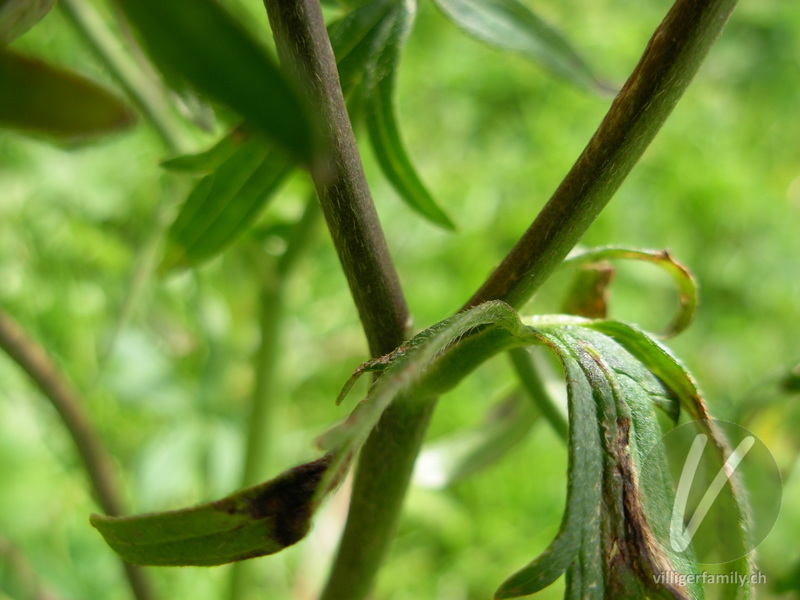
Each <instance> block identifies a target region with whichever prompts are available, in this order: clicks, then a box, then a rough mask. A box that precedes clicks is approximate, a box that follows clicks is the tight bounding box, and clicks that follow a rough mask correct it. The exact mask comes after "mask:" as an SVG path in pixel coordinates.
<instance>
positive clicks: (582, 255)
mask: <svg viewBox="0 0 800 600" xmlns="http://www.w3.org/2000/svg"><path fill="white" fill-rule="evenodd" d="M617 259H626V260H641V261H646V262H651V263H654V264H655V265H657V266H659V267H661V268H662V269H664V270H665V271H666V272H667V273H668V274H669V276H670V277H672V280H673V281H674V282H675V287H676V288H677V289H678V297H679V301H680V307H679V309H678V314H676V315H675V317H674V318H673V319H672V322H671V323H670V324H669V325H667V327H666V328H665V329H664V330H663V331H661V332H660V333H659V337H662V338H668V337H673V336H676V335H678V334H679V333H680V332H681V331H683V330H684V329H686V328H687V327H688V326H689V325H690V324H691V322H692V321H693V320H694V316H695V314H696V313H697V305H698V302H699V300H698V295H697V280H695V278H694V275H692V273H691V271H689V269H687V268H686V267H685V266H684V265H683V264H681V263H680V262H678V261H677V260H675V258H673V256H672V255H671V254H670V253H669V252H667V251H666V250H641V249H638V248H625V247H618V246H603V247H600V248H588V249H585V250H579V251H577V252H573V253H572V254H570V255H569V256H568V257H567V259H566V260H565V261H564V263H563V264H564V265H565V266H568V265H571V266H583V265H592V264H599V263H600V264H601V263H604V262H605V261H609V260H617ZM594 316H597V317H601V316H605V315H594Z"/></svg>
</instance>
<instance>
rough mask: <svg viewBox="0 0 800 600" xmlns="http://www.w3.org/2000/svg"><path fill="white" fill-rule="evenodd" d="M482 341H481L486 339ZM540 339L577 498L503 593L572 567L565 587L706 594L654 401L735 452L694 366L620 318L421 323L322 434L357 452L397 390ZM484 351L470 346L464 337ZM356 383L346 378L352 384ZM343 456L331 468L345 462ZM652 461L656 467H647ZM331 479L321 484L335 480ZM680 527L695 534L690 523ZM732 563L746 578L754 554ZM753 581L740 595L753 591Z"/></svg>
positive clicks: (734, 497) (476, 317)
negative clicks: (558, 392) (681, 517)
mask: <svg viewBox="0 0 800 600" xmlns="http://www.w3.org/2000/svg"><path fill="white" fill-rule="evenodd" d="M476 340H477V341H476ZM529 345H539V346H544V347H546V348H549V349H550V350H551V351H553V352H554V353H555V354H556V355H557V357H558V358H559V360H560V361H561V364H562V366H563V369H564V372H565V376H566V382H567V396H568V408H569V432H568V448H569V478H568V489H567V504H566V507H565V511H564V517H563V520H562V524H561V527H560V529H559V532H558V534H557V535H556V537H555V538H554V539H553V541H552V542H551V544H550V545H549V546H548V548H547V549H546V550H545V551H544V552H543V553H542V554H540V555H539V556H538V557H536V558H535V559H534V560H533V561H531V562H530V563H529V564H528V565H526V566H525V567H523V568H522V569H520V570H519V571H517V572H516V573H515V574H514V575H512V576H511V577H510V578H509V579H508V580H507V581H506V582H504V583H503V584H502V585H501V586H500V588H499V589H498V590H497V594H496V597H497V598H513V597H519V596H525V595H529V594H533V593H535V592H537V591H539V590H541V589H543V588H544V587H546V586H547V585H549V584H550V583H552V582H553V581H555V580H556V579H557V578H559V577H560V576H561V575H563V574H566V582H567V590H566V595H565V597H566V598H581V599H587V598H588V599H597V600H606V599H607V598H610V597H613V598H625V599H631V600H633V599H634V598H635V599H638V598H659V599H671V600H701V599H702V598H703V589H702V585H701V584H700V583H699V581H700V579H699V577H698V576H697V574H698V572H699V565H698V563H697V560H696V558H695V555H694V552H693V549H692V546H691V544H690V543H689V541H688V540H682V541H685V542H686V543H685V544H683V545H681V547H682V548H683V551H682V552H676V551H675V550H674V549H673V546H672V537H671V536H672V530H671V512H672V511H671V510H670V509H671V507H672V506H673V504H674V498H675V492H674V489H673V487H672V486H673V484H672V480H671V478H670V474H669V469H668V467H667V461H666V456H665V455H664V453H663V450H662V449H659V448H661V447H660V446H658V442H659V440H660V438H661V435H662V431H661V428H660V425H659V421H658V419H657V417H656V410H657V409H663V410H664V411H665V412H667V414H669V415H670V416H672V417H673V419H676V418H677V415H678V403H681V404H683V405H684V407H685V408H686V409H687V412H689V414H691V415H692V416H694V417H696V418H700V419H703V420H699V421H697V425H698V427H699V429H700V430H701V431H703V432H704V433H706V434H707V435H708V437H709V438H710V439H712V440H713V444H714V445H715V446H716V448H717V451H718V456H719V458H720V461H721V462H720V464H722V463H723V462H724V460H725V458H726V457H727V454H726V452H728V447H727V445H726V443H725V440H724V437H723V436H722V435H721V433H720V432H719V431H717V430H716V427H715V426H714V425H713V423H712V422H710V421H708V420H707V419H708V412H707V410H706V409H705V405H704V404H703V401H702V397H701V396H700V394H699V392H698V391H697V389H696V386H695V385H694V382H693V381H692V379H691V377H690V376H689V375H688V373H687V372H686V371H685V369H684V368H683V367H682V366H681V365H680V363H678V362H677V361H675V359H674V358H673V357H672V356H671V354H670V353H669V352H668V351H666V350H665V349H664V348H663V347H662V346H661V345H660V344H659V343H658V342H656V341H655V340H653V339H652V338H651V337H649V336H648V335H647V334H646V333H644V332H642V331H640V330H637V329H635V328H633V327H631V326H627V325H624V324H620V323H616V322H614V321H601V320H592V319H586V318H581V317H574V316H567V315H553V316H541V317H534V318H532V319H530V320H526V322H525V323H523V322H522V321H521V320H520V319H519V317H518V316H517V314H516V313H515V312H514V310H513V309H511V307H509V306H508V305H506V304H504V303H502V302H497V301H495V302H487V303H485V304H482V305H480V306H477V307H474V308H472V309H470V310H467V311H464V312H462V313H459V314H457V315H455V316H453V317H451V318H449V319H446V320H445V321H442V322H441V323H438V324H437V325H434V326H433V327H431V328H429V329H427V330H425V331H423V332H422V333H420V334H418V335H417V336H415V337H414V338H412V339H411V340H410V341H409V342H408V343H407V344H405V345H403V346H401V347H400V348H398V349H397V350H395V351H394V352H392V353H390V354H388V355H386V356H385V357H381V358H379V359H375V360H372V361H369V362H368V363H365V365H363V366H362V367H361V368H360V369H359V370H358V371H357V374H360V373H363V372H366V371H380V375H379V376H378V377H377V378H376V381H375V383H374V384H373V385H372V386H371V387H370V389H369V391H368V393H367V396H366V398H364V399H363V400H362V401H361V402H360V403H359V404H358V405H357V407H356V408H355V410H354V411H353V412H352V414H351V415H350V417H349V418H348V419H347V420H346V421H344V422H343V423H342V424H341V425H339V426H337V427H336V428H334V429H333V430H331V431H329V432H328V433H327V434H325V435H324V436H323V437H322V438H321V440H320V441H321V444H322V446H323V447H324V448H326V449H329V450H331V451H332V453H333V454H334V455H335V456H337V457H338V456H341V457H343V458H342V459H341V460H342V461H344V460H345V458H349V457H351V456H352V455H353V454H354V453H355V452H357V451H358V449H359V448H360V447H361V445H362V444H363V442H364V440H365V439H366V436H367V435H368V433H369V431H370V430H372V428H373V427H374V426H375V424H376V423H377V422H378V419H379V418H380V416H381V414H382V412H383V411H384V410H385V409H386V408H387V407H388V406H389V405H390V404H391V403H392V402H394V401H395V400H397V399H398V398H403V397H404V396H405V395H406V394H408V395H414V396H418V395H422V396H425V395H429V394H435V393H439V392H441V391H445V390H447V389H450V388H451V387H452V386H454V385H455V384H456V383H457V381H458V380H459V379H460V378H463V377H464V376H465V375H466V374H467V373H468V372H469V371H470V370H471V369H473V368H475V367H476V366H477V365H478V364H479V363H480V362H481V361H482V360H484V359H486V358H488V357H490V356H491V355H493V354H496V353H498V352H502V351H506V350H510V349H513V348H520V347H524V346H529ZM465 347H467V348H469V350H470V352H471V353H472V354H473V355H474V356H479V357H480V360H475V358H474V356H466V357H465V356H463V352H464V350H463V349H464V348H465ZM350 383H352V381H351V382H348V386H346V389H347V388H348V387H349V384H350ZM339 460H340V459H339V458H334V462H333V464H332V466H331V470H330V473H329V474H328V475H326V478H327V477H331V476H332V474H333V473H337V474H338V473H339V472H340V469H339V467H337V461H339ZM645 469H646V471H647V477H644V476H642V474H643V473H644V472H645ZM329 487H330V486H329V484H328V483H327V482H326V481H324V480H323V482H322V483H321V484H320V488H319V490H320V491H319V492H318V493H321V492H324V491H327V490H328V489H329ZM725 493H726V494H727V498H728V501H729V503H731V505H732V506H735V507H736V508H735V511H734V512H736V513H737V515H738V516H739V517H741V518H738V519H737V523H736V525H735V527H737V528H738V529H737V536H738V537H737V539H738V541H737V544H738V546H739V547H737V549H741V550H743V552H742V555H745V554H746V552H744V550H745V549H746V547H747V518H746V516H747V510H746V506H745V504H744V500H743V497H742V495H741V493H740V491H739V489H738V488H737V484H736V482H735V481H731V485H730V486H728V489H727V491H726V492H725ZM679 535H685V534H680V533H679ZM733 567H734V568H735V569H736V570H737V571H738V572H739V573H740V575H741V577H743V578H747V577H749V576H750V574H751V572H752V565H751V564H750V563H749V560H748V559H747V558H746V556H745V558H742V559H739V560H738V561H737V562H736V563H734V564H733ZM749 589H750V588H749V587H748V586H744V588H742V590H740V591H736V589H735V587H732V588H731V590H733V591H734V592H735V593H736V594H738V595H735V596H731V597H732V598H737V599H745V598H749V597H750V591H748V590H749Z"/></svg>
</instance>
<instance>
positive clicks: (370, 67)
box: [329, 0, 455, 230]
mask: <svg viewBox="0 0 800 600" xmlns="http://www.w3.org/2000/svg"><path fill="white" fill-rule="evenodd" d="M415 12H416V4H415V3H414V0H401V1H398V2H392V1H390V0H374V1H373V2H370V3H368V4H366V5H364V6H361V7H359V8H357V9H355V10H353V11H352V12H350V13H349V14H348V15H347V16H346V17H344V18H343V19H341V20H340V21H337V22H335V23H333V24H332V25H331V26H330V28H329V34H330V37H331V45H332V46H333V50H334V52H335V53H336V60H337V64H338V67H339V78H340V80H341V84H342V90H343V91H344V93H345V95H346V96H348V95H350V96H353V97H354V98H355V96H354V95H355V94H358V96H357V99H358V100H359V105H360V106H361V108H362V110H363V113H364V115H365V117H366V122H367V128H368V133H369V136H370V141H371V142H372V146H373V148H374V150H375V155H376V158H377V159H378V164H379V165H380V167H381V169H382V170H383V172H384V174H385V175H386V178H387V179H388V180H389V182H390V183H391V184H392V186H393V187H394V188H395V190H396V191H397V193H398V194H399V195H400V197H401V198H402V199H403V200H404V201H405V202H406V203H407V204H408V205H409V206H410V207H411V208H413V209H414V210H415V211H417V212H418V213H419V214H421V215H422V216H424V217H426V218H427V219H429V220H430V221H432V222H433V223H436V224H437V225H440V226H442V227H444V228H445V229H450V230H452V229H454V228H455V226H454V225H453V222H452V221H451V220H450V218H449V217H448V216H447V214H446V213H445V212H444V211H443V210H442V209H441V208H440V207H439V206H438V205H437V204H436V201H435V200H434V199H433V196H432V195H431V193H430V192H429V191H428V189H427V188H426V187H425V184H424V183H423V182H422V180H421V178H420V177H419V175H418V174H417V171H416V169H415V168H414V165H413V163H412V162H411V159H410V158H409V155H408V151H407V150H406V148H405V145H404V144H403V140H402V137H401V135H400V131H399V127H398V126H397V115H396V107H395V79H396V76H397V68H398V64H399V61H400V55H401V54H402V50H403V46H404V45H405V43H406V40H407V38H408V33H409V32H410V30H411V26H412V25H413V21H414V15H415Z"/></svg>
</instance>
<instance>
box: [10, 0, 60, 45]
mask: <svg viewBox="0 0 800 600" xmlns="http://www.w3.org/2000/svg"><path fill="white" fill-rule="evenodd" d="M55 3H56V0H0V47H2V46H5V45H6V44H8V43H9V42H11V41H13V40H14V39H16V38H18V37H19V36H21V35H22V34H23V33H25V32H26V31H28V29H30V28H31V27H33V26H34V25H36V23H38V22H39V21H40V20H41V19H42V18H43V17H44V16H45V15H46V14H47V13H48V12H50V9H51V8H53V6H54V5H55Z"/></svg>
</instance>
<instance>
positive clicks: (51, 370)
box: [0, 310, 153, 600]
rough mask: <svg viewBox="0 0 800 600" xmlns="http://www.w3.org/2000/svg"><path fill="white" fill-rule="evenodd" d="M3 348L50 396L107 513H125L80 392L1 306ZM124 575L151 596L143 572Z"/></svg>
mask: <svg viewBox="0 0 800 600" xmlns="http://www.w3.org/2000/svg"><path fill="white" fill-rule="evenodd" d="M0 348H2V349H3V350H4V351H5V352H6V354H8V355H9V356H10V357H11V359H12V360H13V361H14V362H15V363H17V365H19V367H20V368H21V369H22V370H23V371H25V373H26V374H27V375H28V377H30V378H31V380H32V381H33V382H34V383H35V384H36V386H37V387H38V388H39V389H40V390H41V391H42V393H43V394H44V395H45V396H46V397H47V399H48V400H50V402H51V404H52V405H53V407H54V408H55V409H56V412H58V415H59V417H61V422H62V423H64V426H65V427H66V428H67V431H68V432H69V434H70V437H72V441H73V443H74V444H75V448H76V449H77V451H78V455H79V456H80V458H81V461H82V462H83V467H84V469H85V470H86V474H87V475H88V477H89V482H90V483H91V486H92V491H93V492H94V495H95V499H96V500H97V502H98V504H99V505H100V506H101V507H102V509H103V511H104V512H105V513H106V514H108V515H121V514H122V513H123V501H122V493H121V491H120V489H121V488H120V485H119V482H118V481H117V479H116V477H115V474H114V473H115V471H114V465H113V463H112V461H111V456H110V455H109V453H108V450H107V449H106V448H105V446H104V445H103V442H102V440H101V439H100V436H99V435H98V433H97V431H96V430H95V428H94V426H93V425H92V422H91V420H90V419H89V416H88V415H87V414H86V413H85V412H84V410H83V408H82V405H81V402H80V400H79V399H78V396H77V394H76V393H75V392H74V390H73V389H72V387H71V386H70V385H69V383H68V382H67V379H66V377H65V376H64V375H63V374H62V373H61V372H60V371H59V369H58V368H57V367H56V365H55V364H54V363H53V361H52V360H51V359H50V357H49V356H48V355H47V353H46V352H45V350H44V348H42V347H41V346H40V345H39V344H37V343H36V342H34V341H33V340H32V339H30V338H29V337H28V335H27V334H26V333H25V331H24V330H23V329H22V327H20V326H19V325H18V324H17V323H16V322H14V320H13V319H12V318H11V317H9V316H8V315H7V314H5V312H3V311H2V310H0ZM123 566H124V568H125V575H126V577H127V579H128V583H129V585H130V587H131V590H132V592H133V595H134V596H135V597H136V598H137V600H150V599H151V598H152V597H153V593H152V591H151V589H150V582H149V580H148V579H147V578H146V576H145V574H144V572H143V571H142V570H141V569H139V568H138V567H135V566H133V565H130V564H128V563H123Z"/></svg>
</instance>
